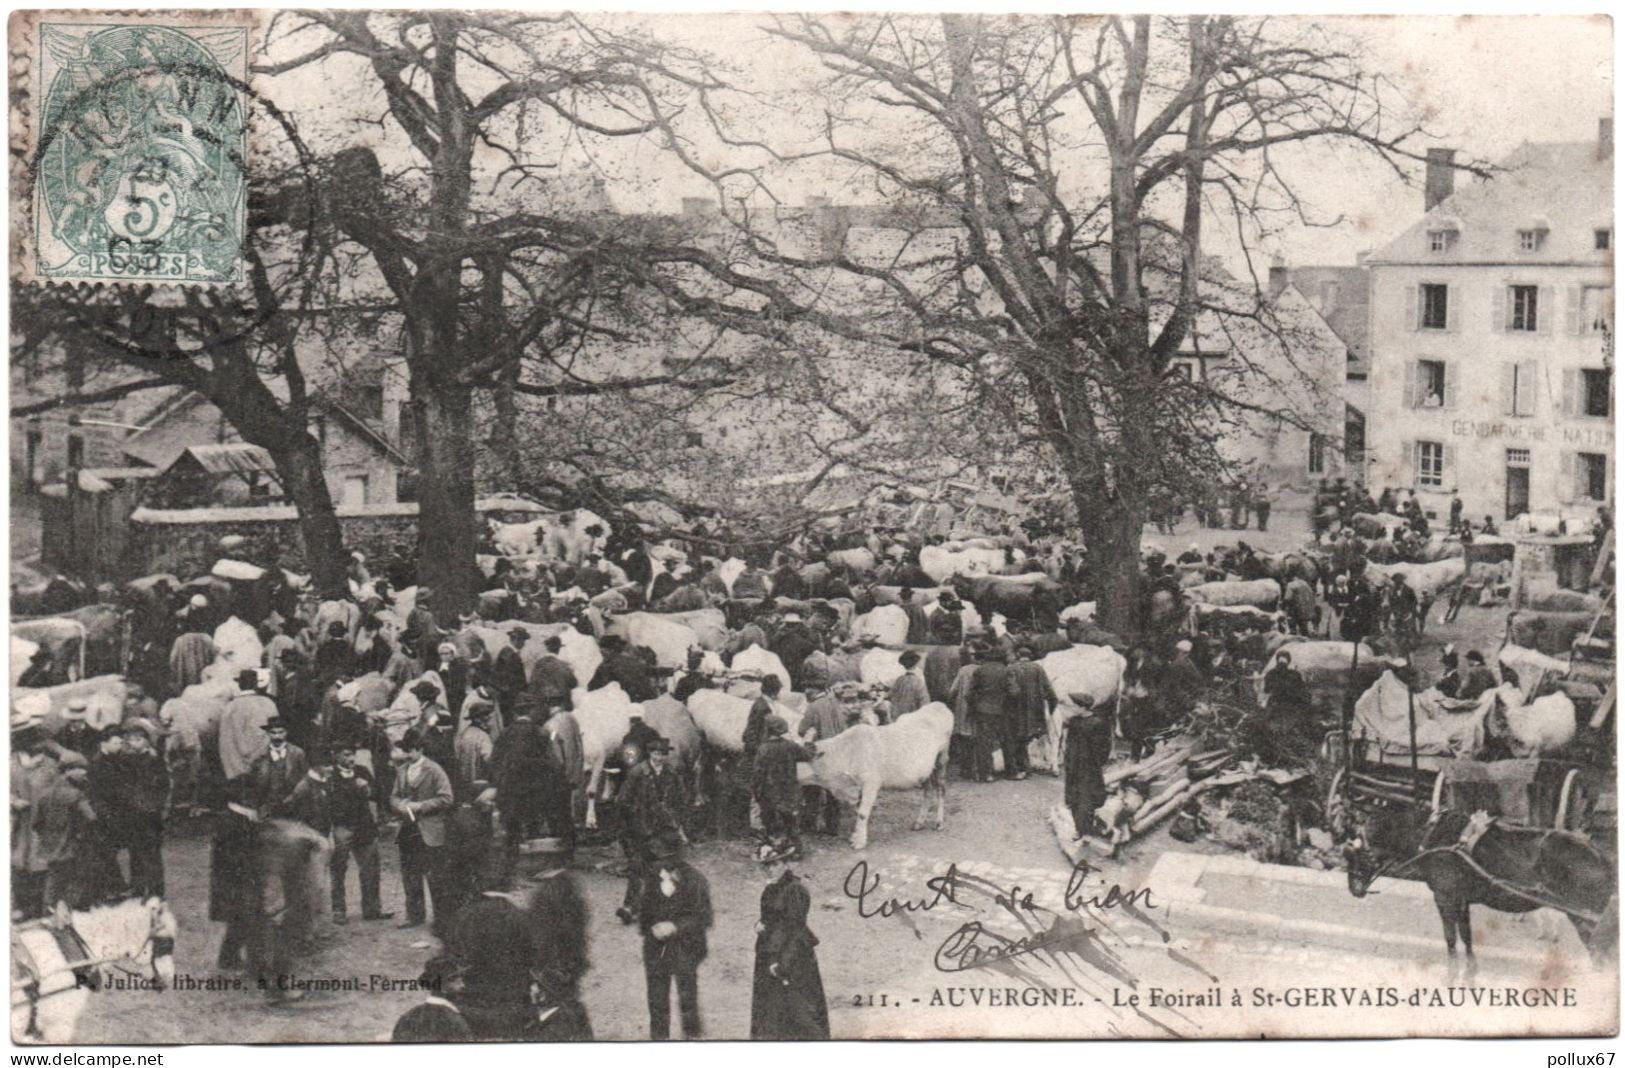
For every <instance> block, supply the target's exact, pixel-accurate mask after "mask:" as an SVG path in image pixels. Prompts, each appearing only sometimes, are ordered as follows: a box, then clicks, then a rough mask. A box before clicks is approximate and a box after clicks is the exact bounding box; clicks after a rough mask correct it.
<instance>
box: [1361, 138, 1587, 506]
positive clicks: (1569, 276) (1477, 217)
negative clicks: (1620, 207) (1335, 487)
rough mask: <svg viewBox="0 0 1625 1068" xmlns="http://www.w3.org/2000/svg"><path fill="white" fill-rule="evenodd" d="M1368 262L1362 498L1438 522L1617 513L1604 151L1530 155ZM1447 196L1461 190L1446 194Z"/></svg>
mask: <svg viewBox="0 0 1625 1068" xmlns="http://www.w3.org/2000/svg"><path fill="white" fill-rule="evenodd" d="M1429 156H1430V158H1429V166H1428V177H1427V183H1426V185H1427V192H1426V196H1425V202H1424V207H1425V213H1424V214H1423V216H1422V217H1421V219H1419V220H1418V221H1417V222H1416V223H1415V224H1414V225H1412V226H1411V227H1410V228H1408V229H1407V230H1406V231H1405V232H1404V233H1402V234H1400V235H1399V236H1398V237H1397V238H1395V239H1394V240H1393V241H1392V242H1390V243H1389V244H1388V245H1387V246H1385V247H1384V248H1382V249H1380V250H1378V251H1377V252H1376V253H1374V254H1373V255H1372V256H1371V257H1370V259H1369V260H1368V261H1367V262H1368V266H1369V269H1370V277H1371V345H1372V351H1371V377H1370V397H1369V412H1368V442H1367V444H1368V448H1369V453H1370V459H1371V467H1370V479H1369V481H1370V483H1371V486H1372V488H1373V490H1380V489H1381V488H1383V487H1385V486H1393V487H1396V488H1398V487H1408V488H1411V489H1413V490H1415V491H1416V493H1417V494H1418V496H1419V498H1420V500H1421V501H1422V503H1423V505H1424V508H1425V509H1426V510H1427V511H1429V512H1431V513H1433V514H1435V515H1447V514H1448V512H1449V502H1450V498H1451V495H1452V494H1453V493H1459V494H1460V495H1461V498H1462V502H1463V505H1464V509H1465V512H1466V514H1467V515H1468V516H1469V517H1470V518H1472V519H1474V520H1481V518H1482V517H1483V516H1493V517H1494V518H1495V519H1496V520H1497V522H1500V521H1502V520H1504V519H1510V518H1515V517H1517V516H1519V515H1522V514H1525V513H1532V514H1551V515H1563V516H1584V515H1588V514H1594V513H1595V511H1596V510H1597V509H1598V508H1599V507H1601V506H1602V505H1604V504H1611V501H1612V498H1613V470H1614V430H1613V418H1612V414H1613V351H1612V349H1613V341H1612V339H1613V297H1614V292H1613V263H1614V252H1613V243H1614V223H1613V134H1612V125H1611V120H1604V121H1603V123H1602V125H1601V128H1600V131H1599V136H1598V139H1597V141H1596V142H1585V143H1576V144H1538V145H1536V144H1526V145H1524V146H1522V147H1521V148H1520V149H1518V150H1517V151H1516V152H1515V153H1514V154H1513V155H1512V156H1511V157H1510V158H1509V159H1507V160H1505V161H1504V162H1503V163H1502V164H1500V165H1499V167H1498V168H1497V169H1496V171H1495V173H1494V175H1493V177H1490V178H1484V179H1473V180H1465V181H1463V182H1459V183H1458V182H1457V181H1456V173H1457V172H1456V171H1455V170H1454V169H1453V168H1452V166H1451V164H1452V158H1453V153H1452V152H1451V151H1450V150H1433V151H1432V152H1430V154H1429ZM1458 185H1459V186H1460V188H1457V186H1458Z"/></svg>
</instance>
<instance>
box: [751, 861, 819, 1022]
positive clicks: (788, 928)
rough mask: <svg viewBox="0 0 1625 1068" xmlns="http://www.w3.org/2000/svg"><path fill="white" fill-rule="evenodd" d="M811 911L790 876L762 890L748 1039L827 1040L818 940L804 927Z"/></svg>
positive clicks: (803, 892)
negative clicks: (816, 950) (816, 948)
mask: <svg viewBox="0 0 1625 1068" xmlns="http://www.w3.org/2000/svg"><path fill="white" fill-rule="evenodd" d="M811 906H812V897H811V895H809V894H808V893H807V888H806V887H804V886H802V885H801V880H800V879H798V878H796V876H795V873H794V872H791V871H786V872H785V873H784V874H783V875H781V876H779V878H778V880H777V881H776V882H771V883H768V884H767V888H766V889H764V890H763V891H762V918H761V920H760V921H758V922H757V924H756V970H755V974H754V976H753V977H752V980H751V990H750V1037H751V1038H753V1039H762V1040H770V1041H779V1042H784V1041H794V1040H804V1039H814V1038H828V1037H829V1002H828V1001H827V1000H826V999H825V997H824V979H823V977H822V976H821V975H820V974H819V972H818V955H817V953H816V952H815V951H814V947H815V946H817V945H818V939H817V938H816V937H815V936H814V935H813V933H812V931H811V930H809V929H808V927H807V912H808V910H809V909H810V908H811Z"/></svg>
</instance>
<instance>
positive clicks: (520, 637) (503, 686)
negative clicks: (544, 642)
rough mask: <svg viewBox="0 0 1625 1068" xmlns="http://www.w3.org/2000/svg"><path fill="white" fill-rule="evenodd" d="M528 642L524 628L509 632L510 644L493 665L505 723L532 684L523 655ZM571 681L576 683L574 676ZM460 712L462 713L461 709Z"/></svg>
mask: <svg viewBox="0 0 1625 1068" xmlns="http://www.w3.org/2000/svg"><path fill="white" fill-rule="evenodd" d="M553 640H555V641H556V640H557V639H553ZM528 641H530V634H529V632H527V631H526V630H525V628H524V627H514V628H513V629H511V630H509V631H508V644H507V645H505V646H503V647H502V652H500V653H498V654H497V658H496V661H495V662H494V663H493V664H492V665H491V689H492V690H493V691H494V692H495V694H496V699H497V708H498V709H499V710H500V711H501V713H502V716H503V719H504V721H507V720H511V719H512V718H513V717H514V703H515V702H516V701H518V700H519V695H520V694H522V693H524V692H525V687H526V686H528V685H529V684H530V680H529V679H528V678H527V677H526V675H525V659H524V655H523V654H524V649H525V643H526V642H528ZM560 663H563V661H560ZM571 681H572V682H573V681H574V677H573V676H572V679H571ZM565 697H566V698H568V697H569V691H568V690H566V691H565ZM458 711H459V712H460V711H461V707H459V708H458Z"/></svg>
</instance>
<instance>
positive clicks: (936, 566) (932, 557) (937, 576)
mask: <svg viewBox="0 0 1625 1068" xmlns="http://www.w3.org/2000/svg"><path fill="white" fill-rule="evenodd" d="M1004 562H1005V561H1004V550H1003V549H963V550H961V551H959V552H954V551H952V550H950V549H946V548H943V547H942V546H940V545H927V546H926V547H925V548H923V549H921V550H920V569H921V570H922V571H924V572H925V573H926V574H927V575H930V576H931V581H933V582H935V583H937V584H938V585H941V584H943V583H945V582H947V581H948V580H949V579H950V578H953V577H954V576H955V575H994V574H997V573H998V572H999V570H1000V569H1001V568H1003V567H1004Z"/></svg>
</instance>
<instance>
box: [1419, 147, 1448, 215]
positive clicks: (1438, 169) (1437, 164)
mask: <svg viewBox="0 0 1625 1068" xmlns="http://www.w3.org/2000/svg"><path fill="white" fill-rule="evenodd" d="M1455 159H1456V150H1455V149H1453V148H1430V149H1428V172H1427V184H1426V187H1425V190H1426V191H1425V193H1424V194H1423V200H1422V210H1423V211H1432V210H1433V209H1434V208H1435V207H1437V206H1438V205H1439V204H1440V202H1442V201H1445V200H1448V199H1449V198H1450V194H1451V193H1453V192H1455V191H1456V168H1455V167H1454V166H1452V164H1453V163H1454V162H1455Z"/></svg>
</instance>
